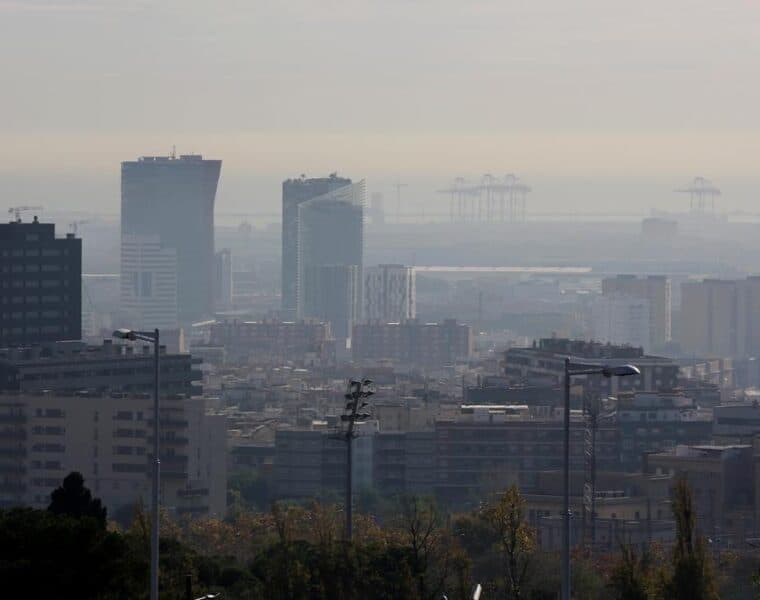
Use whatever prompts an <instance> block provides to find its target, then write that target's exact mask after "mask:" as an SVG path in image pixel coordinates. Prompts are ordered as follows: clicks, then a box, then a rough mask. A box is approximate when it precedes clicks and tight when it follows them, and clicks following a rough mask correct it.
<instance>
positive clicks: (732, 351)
mask: <svg viewBox="0 0 760 600" xmlns="http://www.w3.org/2000/svg"><path fill="white" fill-rule="evenodd" d="M758 315H760V277H747V278H746V279H740V280H728V279H704V280H703V281H688V282H685V283H683V284H681V314H680V328H679V329H680V332H681V334H680V339H679V341H680V343H681V349H682V351H683V352H684V354H687V355H696V356H700V357H706V356H721V357H722V356H726V357H754V356H759V355H760V317H758Z"/></svg>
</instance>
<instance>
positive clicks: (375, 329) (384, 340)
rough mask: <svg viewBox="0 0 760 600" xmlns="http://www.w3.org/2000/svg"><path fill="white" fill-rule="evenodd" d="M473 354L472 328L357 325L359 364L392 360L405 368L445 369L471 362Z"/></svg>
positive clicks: (354, 349) (414, 323) (355, 341)
mask: <svg viewBox="0 0 760 600" xmlns="http://www.w3.org/2000/svg"><path fill="white" fill-rule="evenodd" d="M472 351H473V339H472V329H471V328H470V326H469V325H464V324H462V323H457V321H456V320H455V319H447V320H445V321H444V322H443V323H421V322H420V321H418V320H416V319H413V320H409V321H404V322H402V323H383V322H381V321H375V322H368V323H359V324H357V325H354V333H353V337H352V353H353V357H354V360H356V361H377V360H390V361H393V362H395V363H398V364H402V365H416V366H444V365H452V364H455V363H456V362H457V361H463V360H468V359H469V358H470V357H471V355H472Z"/></svg>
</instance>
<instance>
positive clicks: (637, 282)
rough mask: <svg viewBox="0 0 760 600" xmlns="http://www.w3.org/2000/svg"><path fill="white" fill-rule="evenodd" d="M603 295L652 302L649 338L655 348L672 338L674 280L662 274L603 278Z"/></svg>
mask: <svg viewBox="0 0 760 600" xmlns="http://www.w3.org/2000/svg"><path fill="white" fill-rule="evenodd" d="M602 295H604V296H630V297H632V298H638V299H640V300H647V301H648V302H649V340H650V343H651V345H652V348H654V349H661V348H663V347H664V346H665V344H666V343H667V342H669V341H670V339H671V334H672V327H671V290H670V280H669V279H668V278H667V277H664V276H661V275H650V276H648V277H641V278H639V277H636V276H635V275H618V276H617V277H605V278H604V279H603V280H602Z"/></svg>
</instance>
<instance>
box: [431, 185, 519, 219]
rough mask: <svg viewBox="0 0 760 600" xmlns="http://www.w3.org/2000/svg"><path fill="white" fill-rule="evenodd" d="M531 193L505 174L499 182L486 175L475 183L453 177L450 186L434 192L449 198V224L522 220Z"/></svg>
mask: <svg viewBox="0 0 760 600" xmlns="http://www.w3.org/2000/svg"><path fill="white" fill-rule="evenodd" d="M530 191H531V189H530V187H529V186H527V185H525V184H524V183H522V182H521V181H520V179H519V177H517V176H516V175H514V174H512V173H508V174H506V175H504V177H503V178H499V177H494V176H493V175H491V174H489V173H487V174H485V175H483V176H482V177H481V179H480V181H479V182H478V183H475V184H471V183H468V182H467V181H466V180H465V179H464V178H463V177H457V178H456V179H455V180H454V181H453V183H452V184H451V186H449V187H448V188H446V189H443V190H438V193H440V194H449V195H450V198H451V201H450V202H451V203H450V206H449V216H450V217H451V221H452V222H454V221H455V220H458V221H476V222H487V223H495V222H502V223H503V222H505V221H507V220H509V221H511V222H517V221H524V220H525V200H526V197H527V195H528V192H530Z"/></svg>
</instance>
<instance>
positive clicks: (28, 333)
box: [0, 217, 82, 346]
mask: <svg viewBox="0 0 760 600" xmlns="http://www.w3.org/2000/svg"><path fill="white" fill-rule="evenodd" d="M81 337H82V240H81V239H78V238H76V237H75V236H74V234H67V235H66V237H64V238H56V236H55V225H53V224H52V223H40V222H39V221H38V220H37V218H36V217H35V219H34V221H33V222H32V223H22V222H20V221H14V222H11V223H2V224H0V346H23V345H29V344H37V343H41V342H53V341H57V340H79V339H81Z"/></svg>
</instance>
